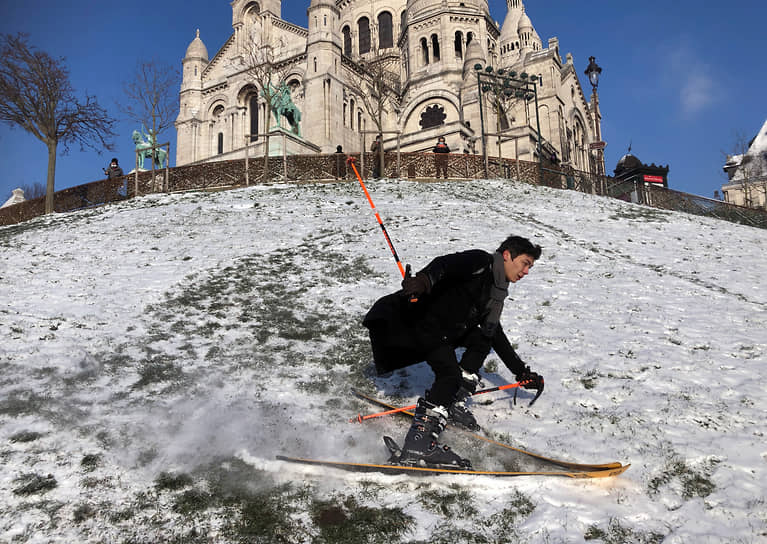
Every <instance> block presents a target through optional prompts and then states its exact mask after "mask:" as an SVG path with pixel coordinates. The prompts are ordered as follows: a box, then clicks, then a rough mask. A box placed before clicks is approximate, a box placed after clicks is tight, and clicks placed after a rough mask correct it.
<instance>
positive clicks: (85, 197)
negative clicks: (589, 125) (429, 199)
mask: <svg viewBox="0 0 767 544" xmlns="http://www.w3.org/2000/svg"><path fill="white" fill-rule="evenodd" d="M347 157H353V158H354V159H356V164H357V168H358V169H359V168H360V157H359V154H355V153H352V154H336V153H333V154H327V155H320V154H313V155H290V156H286V157H269V158H268V161H264V158H263V157H254V158H252V159H249V160H247V161H246V160H245V159H236V160H228V161H219V162H209V163H204V164H192V165H187V166H180V167H175V168H170V169H168V170H167V171H166V170H158V171H156V172H155V177H154V179H153V178H152V173H151V172H141V173H139V175H138V182H137V183H136V182H134V178H133V176H126V177H124V178H119V179H113V180H101V181H94V182H91V183H86V184H84V185H79V186H77V187H71V188H69V189H64V190H62V191H58V192H56V195H55V198H54V209H55V210H56V211H57V212H66V211H73V210H79V209H83V208H90V207H94V206H100V205H103V204H107V203H109V202H115V201H119V200H124V199H126V198H132V197H135V196H140V195H145V194H150V193H161V192H163V191H170V192H179V191H190V190H207V189H213V188H228V187H241V186H245V185H247V184H269V183H281V182H299V183H322V182H333V181H345V180H346V181H351V180H353V177H354V174H353V173H352V171H351V169H349V168H348V167H347V165H346V158H347ZM437 159H438V157H437V156H435V154H433V153H395V152H387V153H385V154H384V169H383V172H382V175H383V176H384V177H392V178H401V179H411V180H418V181H427V180H432V181H433V180H435V179H436V172H437V162H436V161H437ZM441 160H444V159H441ZM246 164H247V176H246ZM265 164H266V169H265V168H264V167H265ZM447 171H448V177H449V179H452V180H473V179H484V178H485V177H486V173H485V162H484V159H483V157H482V155H472V154H450V155H448V156H447ZM360 174H361V175H362V176H364V177H366V178H367V177H370V176H371V175H372V164H371V161H370V160H366V161H365V164H364V168H362V171H361V172H360ZM166 175H167V180H166V178H165V176H166ZM487 177H490V178H500V179H509V180H516V181H521V182H525V183H530V184H534V185H545V186H547V187H553V188H557V189H569V190H573V191H580V192H583V193H589V194H594V195H601V196H607V197H612V198H618V199H621V200H625V201H628V202H635V203H638V204H644V205H647V206H652V207H655V208H661V209H667V210H675V211H683V212H687V213H692V214H696V215H704V216H708V217H714V218H717V219H723V220H726V221H732V222H736V223H742V224H745V225H750V226H753V227H759V228H767V212H766V211H763V210H757V209H752V208H745V207H743V206H735V205H733V204H729V203H726V202H722V201H718V200H712V199H708V198H704V197H700V196H696V195H691V194H688V193H682V192H679V191H674V190H671V189H663V188H659V187H654V186H647V185H646V184H643V183H638V184H637V183H635V182H627V181H622V180H617V179H614V178H610V177H607V176H600V175H595V174H591V173H588V172H581V171H578V170H573V169H557V168H556V167H555V166H554V165H551V164H548V165H546V167H544V169H543V172H541V170H540V166H539V164H538V163H537V162H529V161H521V160H520V161H518V160H514V159H506V158H500V159H499V158H498V157H489V160H488V171H487ZM44 201H45V198H44V197H41V198H38V199H34V200H29V201H26V202H22V203H20V204H15V205H13V206H8V207H6V208H0V225H10V224H14V223H19V222H22V221H26V220H29V219H32V218H33V217H37V216H39V215H42V214H43V213H44V209H45V206H44Z"/></svg>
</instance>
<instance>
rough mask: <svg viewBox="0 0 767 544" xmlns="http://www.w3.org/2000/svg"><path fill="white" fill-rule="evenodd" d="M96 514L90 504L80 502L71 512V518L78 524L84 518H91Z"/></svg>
mask: <svg viewBox="0 0 767 544" xmlns="http://www.w3.org/2000/svg"><path fill="white" fill-rule="evenodd" d="M95 515H96V509H95V508H93V507H92V506H91V505H90V504H80V505H78V506H77V507H76V508H75V511H74V512H73V513H72V520H73V521H74V522H75V523H77V524H79V523H82V522H83V521H85V520H88V519H91V518H92V517H94V516H95Z"/></svg>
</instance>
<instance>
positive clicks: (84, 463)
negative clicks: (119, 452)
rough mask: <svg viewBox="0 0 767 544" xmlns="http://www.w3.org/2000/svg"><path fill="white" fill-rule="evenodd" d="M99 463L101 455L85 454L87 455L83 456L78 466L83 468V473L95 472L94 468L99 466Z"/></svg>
mask: <svg viewBox="0 0 767 544" xmlns="http://www.w3.org/2000/svg"><path fill="white" fill-rule="evenodd" d="M100 463H101V455H98V454H87V455H84V456H83V458H82V460H81V461H80V466H81V467H83V469H84V470H85V471H87V472H92V471H94V470H96V467H97V466H99V464H100Z"/></svg>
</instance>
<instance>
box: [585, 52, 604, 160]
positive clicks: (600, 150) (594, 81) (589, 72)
mask: <svg viewBox="0 0 767 544" xmlns="http://www.w3.org/2000/svg"><path fill="white" fill-rule="evenodd" d="M584 73H585V74H586V76H588V78H589V82H590V83H591V104H592V111H593V115H594V134H595V136H596V138H597V141H596V142H593V143H592V144H591V145H592V149H595V150H596V151H597V165H596V166H597V174H599V175H604V174H605V151H604V149H605V145H606V144H605V142H603V141H602V134H601V129H600V126H601V124H602V122H601V121H602V115H601V113H600V112H599V95H598V94H597V87H598V86H599V75H600V74H601V73H602V68H601V67H600V66H599V65H598V64H597V62H596V58H595V57H594V56H591V57H589V65H588V67H587V68H586V70H585V71H584Z"/></svg>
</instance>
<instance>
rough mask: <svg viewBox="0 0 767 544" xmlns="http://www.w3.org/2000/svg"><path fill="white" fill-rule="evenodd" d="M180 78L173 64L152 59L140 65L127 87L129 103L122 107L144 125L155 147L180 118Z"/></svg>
mask: <svg viewBox="0 0 767 544" xmlns="http://www.w3.org/2000/svg"><path fill="white" fill-rule="evenodd" d="M179 77H180V74H179V71H178V69H176V68H175V67H173V66H171V65H170V64H168V63H165V62H161V61H158V60H150V61H147V62H143V63H139V64H138V65H137V66H136V71H135V72H134V74H133V77H132V78H131V80H130V81H128V82H127V83H125V84H124V87H123V90H124V92H125V96H126V97H127V98H128V100H127V102H125V103H124V104H118V107H119V108H120V111H122V112H123V113H124V114H125V115H126V116H127V117H128V118H129V119H130V120H131V121H135V122H137V123H141V125H142V126H143V127H144V128H145V129H146V130H147V131H148V132H149V136H150V138H151V139H152V140H153V143H155V144H157V143H159V141H160V140H159V139H158V136H159V135H160V134H161V133H162V132H163V131H164V130H166V129H168V128H170V127H172V126H173V123H174V121H175V120H176V116H177V115H178V81H179ZM154 160H155V154H154V153H153V154H152V161H154Z"/></svg>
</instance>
